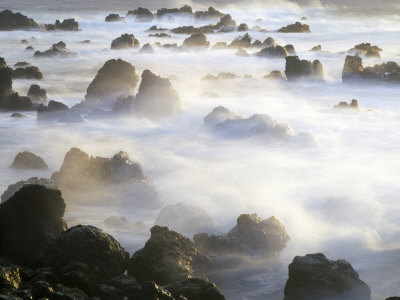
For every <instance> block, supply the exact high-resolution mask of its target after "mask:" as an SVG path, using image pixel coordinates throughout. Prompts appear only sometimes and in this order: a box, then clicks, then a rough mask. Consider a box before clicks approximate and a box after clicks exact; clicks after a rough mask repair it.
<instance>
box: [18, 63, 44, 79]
mask: <svg viewBox="0 0 400 300" xmlns="http://www.w3.org/2000/svg"><path fill="white" fill-rule="evenodd" d="M12 77H13V78H14V79H20V78H23V79H43V74H42V72H40V70H39V68H38V67H35V66H31V67H25V68H16V69H15V70H14V71H13V72H12Z"/></svg>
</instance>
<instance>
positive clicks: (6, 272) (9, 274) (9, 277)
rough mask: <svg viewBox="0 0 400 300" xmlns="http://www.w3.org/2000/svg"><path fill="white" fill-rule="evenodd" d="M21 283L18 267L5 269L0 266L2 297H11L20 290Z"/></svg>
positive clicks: (0, 290) (0, 293)
mask: <svg viewBox="0 0 400 300" xmlns="http://www.w3.org/2000/svg"><path fill="white" fill-rule="evenodd" d="M21 282H22V280H21V276H20V274H19V269H18V267H3V266H1V265H0V295H9V294H10V293H12V292H14V291H16V290H18V289H19V287H20V285H21Z"/></svg>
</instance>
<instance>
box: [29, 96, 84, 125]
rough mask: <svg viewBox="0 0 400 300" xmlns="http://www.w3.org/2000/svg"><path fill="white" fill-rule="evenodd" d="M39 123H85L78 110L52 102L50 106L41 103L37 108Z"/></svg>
mask: <svg viewBox="0 0 400 300" xmlns="http://www.w3.org/2000/svg"><path fill="white" fill-rule="evenodd" d="M36 110H37V120H38V121H55V122H61V123H76V122H78V123H79V122H83V119H82V117H81V116H80V114H79V112H78V111H77V110H72V109H69V108H68V106H66V105H65V104H64V103H61V102H57V101H54V100H50V101H49V103H48V105H47V106H46V105H44V104H43V103H41V104H40V105H39V106H38V107H37V108H36Z"/></svg>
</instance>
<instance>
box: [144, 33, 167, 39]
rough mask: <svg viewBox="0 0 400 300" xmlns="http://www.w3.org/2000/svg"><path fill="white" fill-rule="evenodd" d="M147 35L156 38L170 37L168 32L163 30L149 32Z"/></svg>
mask: <svg viewBox="0 0 400 300" xmlns="http://www.w3.org/2000/svg"><path fill="white" fill-rule="evenodd" d="M149 36H153V37H158V38H165V37H171V35H170V34H167V33H165V32H161V33H155V34H149Z"/></svg>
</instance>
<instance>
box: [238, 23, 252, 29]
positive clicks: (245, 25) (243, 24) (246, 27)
mask: <svg viewBox="0 0 400 300" xmlns="http://www.w3.org/2000/svg"><path fill="white" fill-rule="evenodd" d="M248 30H249V26H248V25H247V24H246V23H241V24H240V25H239V27H238V31H248Z"/></svg>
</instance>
